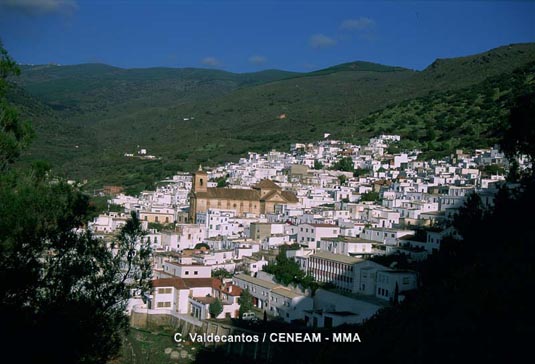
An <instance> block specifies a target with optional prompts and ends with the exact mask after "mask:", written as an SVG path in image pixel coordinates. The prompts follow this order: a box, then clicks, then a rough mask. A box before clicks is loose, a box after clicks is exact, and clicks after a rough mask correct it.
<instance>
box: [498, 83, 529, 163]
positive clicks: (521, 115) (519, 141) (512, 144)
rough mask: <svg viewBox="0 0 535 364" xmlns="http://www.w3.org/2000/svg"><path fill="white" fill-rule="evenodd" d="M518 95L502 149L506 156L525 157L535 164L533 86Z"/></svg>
mask: <svg viewBox="0 0 535 364" xmlns="http://www.w3.org/2000/svg"><path fill="white" fill-rule="evenodd" d="M531 86H532V87H531V89H530V90H529V91H526V92H525V93H523V94H521V95H519V96H518V97H517V98H516V99H515V100H514V104H513V107H512V108H511V113H510V115H509V126H508V128H507V129H506V131H505V135H504V137H503V139H502V143H501V144H502V145H501V146H502V148H503V150H504V152H505V153H506V154H507V155H508V156H519V155H527V156H528V157H529V158H530V160H531V162H532V163H533V162H535V143H534V142H533V141H534V140H535V126H534V124H533V120H534V118H535V86H534V85H533V84H532V85H531Z"/></svg>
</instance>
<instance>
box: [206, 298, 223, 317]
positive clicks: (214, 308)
mask: <svg viewBox="0 0 535 364" xmlns="http://www.w3.org/2000/svg"><path fill="white" fill-rule="evenodd" d="M208 311H209V312H210V317H211V318H214V319H215V318H217V316H219V315H220V314H221V312H223V304H222V303H221V300H220V299H219V298H216V299H215V301H214V302H212V303H210V305H209V306H208Z"/></svg>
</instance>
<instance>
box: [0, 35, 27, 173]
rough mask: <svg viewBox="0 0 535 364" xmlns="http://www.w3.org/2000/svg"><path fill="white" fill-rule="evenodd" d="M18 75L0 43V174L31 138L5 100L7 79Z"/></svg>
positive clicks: (15, 67) (18, 72)
mask: <svg viewBox="0 0 535 364" xmlns="http://www.w3.org/2000/svg"><path fill="white" fill-rule="evenodd" d="M19 74H20V69H19V68H18V66H17V64H16V62H15V61H14V60H13V59H12V58H11V57H10V56H9V54H8V53H7V51H6V50H5V49H4V47H3V46H2V42H1V41H0V173H1V172H2V171H5V170H6V169H7V168H8V166H9V165H10V164H12V163H13V162H14V161H15V160H16V158H17V157H18V156H19V154H20V152H21V151H22V150H23V149H24V148H25V147H27V146H28V144H29V142H30V141H31V139H32V138H33V130H32V128H31V127H30V124H29V123H28V122H22V121H21V120H20V118H19V114H18V111H17V109H16V108H15V107H14V106H12V105H10V104H9V102H8V101H7V99H6V93H7V90H8V88H9V87H10V84H9V82H8V81H7V78H8V77H10V76H17V75H19Z"/></svg>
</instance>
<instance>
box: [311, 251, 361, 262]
mask: <svg viewBox="0 0 535 364" xmlns="http://www.w3.org/2000/svg"><path fill="white" fill-rule="evenodd" d="M314 257H315V258H320V259H327V260H332V261H335V262H339V263H345V264H355V263H360V262H363V261H364V259H359V258H355V257H350V256H348V255H341V254H332V253H327V252H322V251H319V252H316V254H314V255H312V256H311V258H314Z"/></svg>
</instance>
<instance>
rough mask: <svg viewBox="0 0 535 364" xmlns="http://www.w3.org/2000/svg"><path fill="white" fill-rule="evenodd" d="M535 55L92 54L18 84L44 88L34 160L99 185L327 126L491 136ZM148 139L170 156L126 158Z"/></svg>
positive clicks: (37, 103) (427, 142)
mask: <svg viewBox="0 0 535 364" xmlns="http://www.w3.org/2000/svg"><path fill="white" fill-rule="evenodd" d="M534 61H535V44H517V45H510V46H504V47H500V48H497V49H494V50H490V51H488V52H485V53H482V54H478V55H473V56H468V57H462V58H453V59H440V60H437V61H435V62H434V63H433V64H432V65H430V66H429V67H427V68H426V69H425V70H423V71H420V72H418V71H413V70H408V69H404V68H401V67H392V66H384V65H378V64H373V63H369V62H351V63H346V64H342V65H338V66H334V67H330V68H327V69H324V70H319V71H315V72H311V73H307V74H297V73H291V72H284V71H277V70H269V71H263V72H257V73H250V74H234V73H230V72H224V71H218V70H205V69H169V68H151V69H131V70H125V69H120V68H116V67H111V66H106V65H100V64H90V65H78V66H26V67H23V70H22V76H21V77H20V78H19V80H18V81H17V82H18V84H19V85H20V86H22V87H23V88H24V90H25V91H26V92H27V93H28V94H30V95H31V96H32V98H33V101H32V102H31V103H30V104H31V105H26V106H25V108H24V110H25V114H26V115H28V117H29V118H30V119H31V120H32V122H33V124H34V127H35V129H36V131H37V138H36V140H35V141H34V143H33V145H32V147H31V149H30V150H29V152H28V154H27V156H26V159H27V160H30V159H33V158H36V157H39V158H44V159H48V160H50V161H51V162H52V164H53V166H54V168H55V171H56V172H57V173H60V174H62V175H65V176H66V177H69V178H77V179H88V180H89V181H90V183H89V186H99V185H101V184H103V183H114V184H122V185H126V186H127V187H131V188H132V189H140V188H144V187H147V186H149V185H150V184H151V183H152V182H153V181H154V180H155V179H157V178H162V177H165V176H166V175H170V174H172V173H173V172H175V171H176V170H179V169H183V170H190V169H192V168H193V167H194V165H196V164H198V163H203V164H208V165H210V164H217V163H221V162H224V161H228V160H236V159H237V158H239V157H240V156H242V155H243V154H244V153H245V152H246V151H249V150H256V151H266V150H269V149H272V148H286V147H287V146H288V145H289V144H290V143H292V142H297V141H299V142H303V141H305V142H306V141H313V140H317V139H319V138H321V137H322V135H323V133H324V132H330V133H331V134H332V135H333V137H335V138H342V139H346V140H352V141H359V142H363V141H365V140H366V139H367V138H369V137H370V136H374V135H376V134H377V133H379V132H383V131H388V132H397V133H400V134H402V136H403V137H404V138H405V139H406V140H408V141H413V142H414V143H418V145H419V146H421V147H422V148H423V149H424V150H427V151H433V150H434V151H436V152H437V153H449V152H450V151H451V149H452V148H456V147H464V148H473V147H479V146H487V145H490V144H492V143H493V142H494V141H495V135H494V134H495V130H496V129H495V127H496V125H497V124H498V123H499V122H500V120H502V119H503V117H505V115H506V112H507V111H506V110H507V105H508V97H509V95H511V94H512V93H515V92H519V91H520V90H521V89H522V88H523V87H528V86H529V85H530V84H531V78H530V77H531V74H532V73H533V67H532V65H529V66H527V65H528V64H530V62H534ZM517 69H520V70H518V71H516V72H515V73H514V74H512V72H513V71H514V70H517ZM28 99H30V98H26V100H28ZM22 103H24V102H22ZM26 103H28V101H26ZM282 114H284V115H285V118H279V116H280V115H282ZM409 144H410V143H409ZM138 148H147V149H148V151H149V153H150V154H154V155H156V156H158V157H160V158H161V159H159V160H156V161H147V160H139V159H135V158H134V159H132V158H125V157H124V156H123V155H124V153H133V152H135V151H136V150H138Z"/></svg>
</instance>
